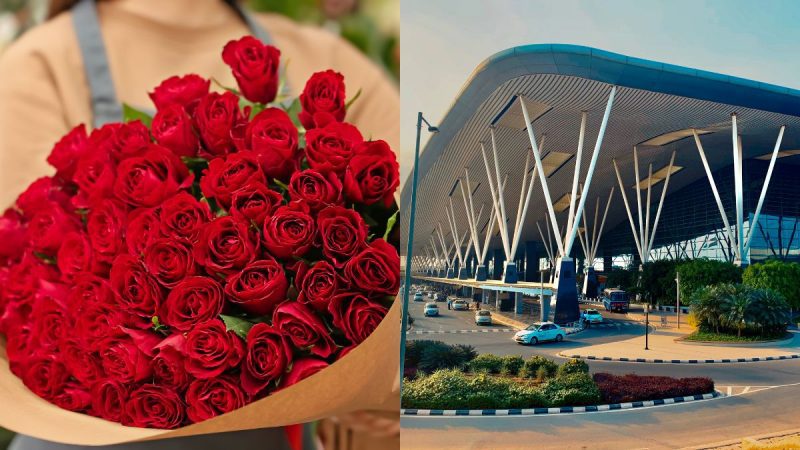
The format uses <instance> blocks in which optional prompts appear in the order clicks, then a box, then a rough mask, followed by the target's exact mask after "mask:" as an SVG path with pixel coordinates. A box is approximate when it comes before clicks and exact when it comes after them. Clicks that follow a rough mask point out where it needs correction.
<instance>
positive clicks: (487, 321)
mask: <svg viewBox="0 0 800 450" xmlns="http://www.w3.org/2000/svg"><path fill="white" fill-rule="evenodd" d="M491 324H492V313H491V312H489V311H487V310H485V309H482V310H480V311H475V325H491Z"/></svg>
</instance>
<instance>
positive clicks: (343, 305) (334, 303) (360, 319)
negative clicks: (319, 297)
mask: <svg viewBox="0 0 800 450" xmlns="http://www.w3.org/2000/svg"><path fill="white" fill-rule="evenodd" d="M328 311H329V312H330V313H331V315H332V316H333V326H334V327H336V328H337V329H339V330H342V332H344V335H345V337H346V338H347V340H349V341H350V342H352V343H353V344H360V343H362V342H364V340H365V339H366V338H367V337H369V335H370V334H372V332H373V331H375V328H377V327H378V325H379V324H380V323H381V321H382V320H383V318H384V317H385V316H386V313H387V312H388V310H387V309H386V308H384V307H383V306H381V305H380V304H378V303H376V302H373V301H372V300H370V299H368V298H367V297H365V296H364V295H362V294H360V293H344V294H339V295H336V296H335V297H333V299H332V300H331V303H330V305H329V306H328Z"/></svg>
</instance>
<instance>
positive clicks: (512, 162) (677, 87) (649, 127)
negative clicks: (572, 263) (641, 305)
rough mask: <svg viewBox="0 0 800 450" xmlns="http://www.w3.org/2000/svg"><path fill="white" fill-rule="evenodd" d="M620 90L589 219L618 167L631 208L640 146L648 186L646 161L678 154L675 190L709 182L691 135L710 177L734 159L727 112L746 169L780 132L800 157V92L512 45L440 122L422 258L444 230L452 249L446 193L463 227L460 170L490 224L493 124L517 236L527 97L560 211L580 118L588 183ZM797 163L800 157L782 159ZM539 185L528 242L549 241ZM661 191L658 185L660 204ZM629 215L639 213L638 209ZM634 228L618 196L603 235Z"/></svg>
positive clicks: (427, 155)
mask: <svg viewBox="0 0 800 450" xmlns="http://www.w3.org/2000/svg"><path fill="white" fill-rule="evenodd" d="M612 86H617V93H616V97H615V101H614V105H613V108H612V111H611V116H610V119H609V123H608V127H607V130H606V135H605V138H604V140H603V145H602V148H601V150H600V155H599V159H598V162H597V168H596V171H595V175H594V179H593V181H592V185H591V190H590V192H589V198H588V199H587V200H588V201H587V203H586V208H587V212H588V211H592V215H593V209H594V204H595V200H596V198H597V196H601V197H603V198H604V199H605V198H607V196H608V192H609V190H610V189H611V187H612V186H615V189H616V190H619V188H618V187H616V186H617V180H616V175H615V174H614V169H613V166H612V159H616V161H617V163H618V164H619V166H620V171H621V174H622V177H623V181H624V183H625V185H626V188H627V189H628V192H627V194H628V198H629V201H633V202H634V203H635V200H633V198H634V195H635V193H634V190H633V186H634V184H635V179H634V178H635V177H634V174H633V173H634V170H633V155H632V149H633V146H634V145H637V146H638V147H639V164H640V181H641V180H644V179H646V177H647V170H648V166H649V164H652V165H653V171H654V172H656V171H658V170H659V169H662V168H666V166H667V165H668V164H669V158H670V156H671V154H672V151H673V150H676V151H677V156H676V160H675V165H676V166H679V167H680V168H681V170H679V171H678V172H674V173H673V175H672V177H671V179H670V183H669V192H674V191H675V190H678V189H680V188H681V187H683V186H685V185H687V184H688V183H691V182H692V181H695V180H697V179H698V178H701V177H705V173H704V171H703V168H702V165H701V163H700V158H699V156H698V152H697V150H696V147H695V143H694V140H693V138H691V134H690V133H686V131H687V130H689V129H690V128H696V129H697V130H698V132H699V133H700V134H701V135H702V136H701V140H702V142H703V146H704V148H705V151H706V155H707V157H708V160H709V164H710V166H711V169H712V170H717V169H719V168H722V167H725V166H728V165H730V164H731V163H732V161H733V160H732V133H731V125H730V123H731V117H730V115H731V114H732V113H734V112H735V113H737V118H738V130H739V134H740V136H741V138H742V146H743V156H744V158H745V160H746V159H748V158H754V157H758V156H761V155H765V154H767V153H770V152H771V151H772V149H773V147H774V145H775V140H776V138H777V135H778V130H779V128H780V126H781V125H786V126H787V129H786V132H785V135H784V138H783V143H782V145H781V150H800V90H795V89H790V88H785V87H780V86H775V85H771V84H766V83H760V82H756V81H750V80H746V79H742V78H737V77H732V76H727V75H721V74H717V73H712V72H707V71H702V70H696V69H690V68H686V67H681V66H675V65H671V64H664V63H659V62H654V61H648V60H644V59H639V58H632V57H628V56H624V55H620V54H616V53H611V52H607V51H603V50H598V49H593V48H588V47H582V46H575V45H561V44H541V45H540V44H536V45H526V46H521V47H514V48H511V49H508V50H504V51H502V52H499V53H497V54H495V55H493V56H491V57H490V58H488V59H487V60H486V61H484V62H483V63H482V64H481V65H480V66H478V67H477V68H476V69H475V71H474V72H473V73H472V75H471V76H470V78H469V80H468V81H467V83H466V84H465V85H464V87H463V88H462V90H461V92H460V93H459V95H458V97H457V98H456V100H455V101H454V103H453V105H452V106H451V108H450V111H449V112H448V113H447V115H446V117H445V118H444V120H443V121H442V122H441V123H440V124H438V125H439V129H440V132H439V133H437V134H435V135H434V136H432V137H431V139H430V140H429V142H428V144H427V145H426V146H425V148H424V150H423V151H422V153H421V156H420V163H419V186H418V198H417V214H416V229H415V238H414V241H415V242H414V249H415V250H414V251H415V254H417V255H419V253H418V252H419V251H421V249H422V248H423V247H424V246H425V245H427V244H428V242H429V239H430V236H431V234H432V233H433V232H434V229H435V227H436V226H437V223H439V222H441V223H442V227H443V229H444V230H445V233H446V234H447V235H448V236H447V237H446V239H447V240H448V242H452V238H451V237H450V236H449V234H450V233H449V227H448V226H447V219H446V216H445V208H444V207H445V206H446V205H448V202H447V197H448V196H452V197H453V202H454V206H455V212H456V222H457V224H458V231H459V233H463V232H464V231H465V230H466V229H467V221H466V215H465V212H464V206H463V201H462V199H461V191H460V189H459V187H458V186H457V182H458V179H459V178H463V177H464V168H469V171H470V181H471V187H472V189H473V190H474V201H475V202H476V203H475V209H476V214H477V210H478V209H479V207H480V205H481V204H485V213H484V215H483V218H482V219H481V223H479V224H478V226H479V231H480V229H483V228H484V227H485V224H486V223H487V222H488V218H489V214H488V213H489V212H491V197H490V193H489V187H488V184H487V178H486V170H485V167H484V164H483V159H482V156H481V150H480V143H481V142H487V147H486V148H487V152H488V153H487V156H488V157H489V158H490V162H491V158H492V156H491V146H490V144H488V142H489V127H490V126H491V125H494V126H496V130H495V131H496V137H497V147H498V152H499V155H498V156H499V163H500V164H499V165H500V171H501V174H508V184H507V185H506V192H507V193H506V208H507V212H508V219H509V221H510V226H511V228H512V230H511V232H513V224H514V221H515V213H516V210H517V201H518V198H519V195H520V188H521V182H522V172H523V171H524V170H523V167H524V164H525V156H526V152H530V150H529V149H530V142H529V139H528V136H527V133H526V131H525V123H524V119H523V118H522V117H521V108H520V107H519V101H518V97H517V96H519V95H521V96H522V97H524V98H525V101H526V105H527V107H528V110H529V111H530V114H531V116H532V117H533V118H532V120H533V121H532V123H533V128H534V131H535V133H536V137H537V140H539V139H541V137H542V135H546V140H545V143H544V146H543V149H542V158H543V159H544V160H545V165H546V166H547V168H548V172H549V175H548V179H547V181H548V185H549V188H550V194H551V198H552V200H553V202H554V203H557V202H558V201H559V199H561V200H562V204H563V202H564V199H565V198H566V197H564V196H565V195H568V194H569V192H570V191H571V187H572V179H573V172H574V164H575V157H574V156H575V153H576V150H577V146H578V134H579V128H580V116H581V111H584V110H585V111H587V112H588V123H587V128H586V141H585V143H584V149H583V156H582V161H581V162H582V168H581V178H580V180H581V181H583V180H584V178H585V176H586V172H587V170H588V166H589V162H590V160H591V154H592V151H593V149H594V145H595V140H596V138H597V134H598V131H599V127H600V122H601V119H602V116H603V111H604V109H605V106H606V101H607V98H608V95H609V92H610V90H611V87H612ZM789 153H792V152H789ZM798 153H800V151H798ZM548 155H549V156H548ZM790 159H794V158H787V159H786V160H783V161H787V160H790ZM548 161H549V165H548ZM779 161H781V160H779ZM781 162H782V161H781ZM745 164H747V163H746V161H745ZM531 167H533V158H531ZM491 168H492V169H493V166H492V167H491ZM665 170H666V169H665ZM654 179H655V177H654ZM410 180H411V178H410V177H409V179H408V181H409V182H407V183H406V184H405V185H404V187H403V191H402V194H401V195H402V197H401V201H402V204H403V206H404V208H407V207H408V206H409V205H410V195H411V186H410ZM536 183H537V186H535V187H534V194H533V197H532V199H531V203H530V206H529V208H528V214H527V217H526V219H525V222H524V223H525V226H524V228H523V234H522V239H521V240H522V241H525V240H534V241H540V240H541V239H540V237H539V232H538V230H537V228H536V222H537V221H539V222H540V223H541V225H542V229H543V230H544V229H545V228H544V225H545V223H544V221H545V216H546V215H547V209H546V205H545V203H544V196H543V194H542V188H541V180H537V182H536ZM645 184H646V183H645ZM662 185H663V183H659V184H657V185H655V187H654V188H653V195H654V196H655V197H654V199H655V200H654V201H653V204H654V205H655V204H656V203H657V199H658V197H657V196H658V195H660V190H661V187H662ZM709 189H710V188H709ZM604 201H605V200H603V202H604ZM729 201H732V199H723V202H724V203H726V204H727V203H728V202H729ZM590 207H591V209H589V208H590ZM602 207H603V205H601V214H602ZM632 208H634V212H633V214H634V215H635V214H636V212H635V205H634V206H632ZM556 209H557V210H558V208H556ZM407 212H408V209H404V213H407ZM566 215H567V211H566V210H562V212H560V213H559V212H557V217H558V222H559V224H560V225H561V226H563V224H564V223H565V222H566ZM408 220H409V216H408V214H404V215H403V218H402V222H403V226H404V228H403V229H408V228H407V227H408ZM626 220H627V218H626V213H625V209H624V205H623V202H622V200H621V198H620V196H619V193H615V194H614V200H612V204H611V209H610V210H609V214H608V219H607V222H606V224H605V230H610V229H612V228H614V227H615V226H616V225H617V224H619V223H620V222H622V221H626ZM590 222H591V217H590ZM483 234H484V233H483V232H481V240H483ZM494 239H495V240H496V242H493V243H492V246H493V247H495V246H499V245H500V244H499V242H500V239H499V237H497V235H496V231H495V237H494ZM601 246H602V242H601ZM575 248H579V246H577V245H576V246H575ZM403 249H405V247H403Z"/></svg>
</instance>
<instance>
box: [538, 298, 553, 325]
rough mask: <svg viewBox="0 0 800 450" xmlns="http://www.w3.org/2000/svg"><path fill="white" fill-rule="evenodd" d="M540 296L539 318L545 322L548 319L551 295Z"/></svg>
mask: <svg viewBox="0 0 800 450" xmlns="http://www.w3.org/2000/svg"><path fill="white" fill-rule="evenodd" d="M540 298H541V300H539V302H540V305H539V306H540V310H539V320H541V321H542V322H547V321H548V320H550V300H551V299H552V296H550V295H541V296H540Z"/></svg>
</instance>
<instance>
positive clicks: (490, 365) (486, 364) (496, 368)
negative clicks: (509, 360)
mask: <svg viewBox="0 0 800 450" xmlns="http://www.w3.org/2000/svg"><path fill="white" fill-rule="evenodd" d="M502 368H503V360H502V358H500V357H499V356H495V355H490V354H488V353H484V354H481V355H478V356H476V357H475V359H473V360H472V361H470V363H469V370H470V371H471V372H475V373H491V374H497V373H500V370H501V369H502Z"/></svg>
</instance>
